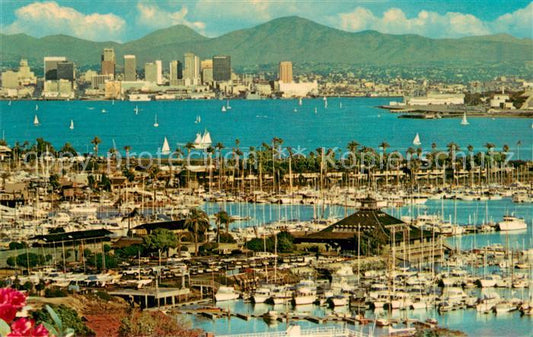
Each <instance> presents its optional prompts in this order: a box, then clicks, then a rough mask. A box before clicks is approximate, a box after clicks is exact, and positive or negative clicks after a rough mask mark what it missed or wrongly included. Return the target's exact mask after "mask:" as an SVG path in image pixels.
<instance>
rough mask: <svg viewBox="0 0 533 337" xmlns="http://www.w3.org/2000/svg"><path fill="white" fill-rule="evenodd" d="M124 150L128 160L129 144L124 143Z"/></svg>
mask: <svg viewBox="0 0 533 337" xmlns="http://www.w3.org/2000/svg"><path fill="white" fill-rule="evenodd" d="M124 151H126V160H129V158H130V151H131V146H129V145H125V146H124Z"/></svg>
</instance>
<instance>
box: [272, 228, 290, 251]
mask: <svg viewBox="0 0 533 337" xmlns="http://www.w3.org/2000/svg"><path fill="white" fill-rule="evenodd" d="M276 235H277V241H278V247H277V250H278V252H281V253H290V252H292V251H293V250H294V237H293V236H292V235H291V234H290V233H288V232H279V233H278V234H276Z"/></svg>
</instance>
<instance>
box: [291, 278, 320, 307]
mask: <svg viewBox="0 0 533 337" xmlns="http://www.w3.org/2000/svg"><path fill="white" fill-rule="evenodd" d="M316 299H317V297H316V284H315V282H313V281H311V280H304V281H301V282H300V283H298V284H297V285H296V289H295V290H294V298H293V300H294V304H295V305H304V304H313V303H314V302H315V301H316Z"/></svg>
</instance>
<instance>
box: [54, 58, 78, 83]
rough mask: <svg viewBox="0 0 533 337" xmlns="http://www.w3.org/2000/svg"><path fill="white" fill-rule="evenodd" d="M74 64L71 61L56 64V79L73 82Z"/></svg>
mask: <svg viewBox="0 0 533 337" xmlns="http://www.w3.org/2000/svg"><path fill="white" fill-rule="evenodd" d="M74 78H75V76H74V63H72V62H71V61H60V62H57V79H58V80H69V81H74Z"/></svg>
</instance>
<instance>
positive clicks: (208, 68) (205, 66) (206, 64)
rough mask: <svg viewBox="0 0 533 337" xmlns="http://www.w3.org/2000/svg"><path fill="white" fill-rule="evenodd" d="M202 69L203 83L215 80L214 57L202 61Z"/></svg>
mask: <svg viewBox="0 0 533 337" xmlns="http://www.w3.org/2000/svg"><path fill="white" fill-rule="evenodd" d="M200 71H201V75H202V83H211V82H213V59H209V60H202V61H201V62H200Z"/></svg>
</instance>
